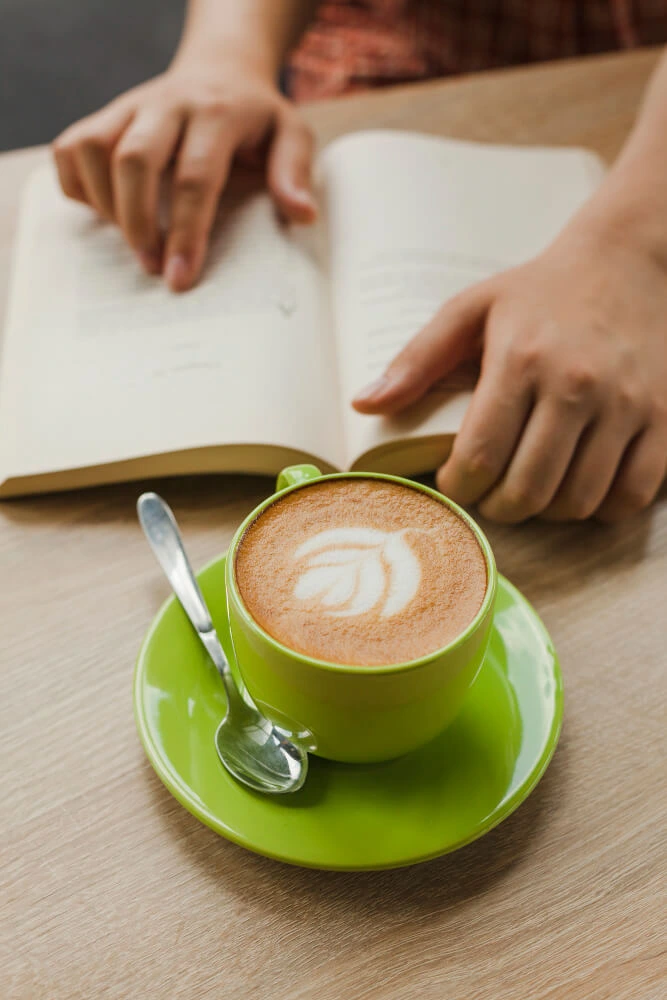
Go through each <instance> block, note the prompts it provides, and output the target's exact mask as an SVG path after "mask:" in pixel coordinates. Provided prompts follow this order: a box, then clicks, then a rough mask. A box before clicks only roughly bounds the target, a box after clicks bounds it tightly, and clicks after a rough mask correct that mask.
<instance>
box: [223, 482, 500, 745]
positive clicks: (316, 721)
mask: <svg viewBox="0 0 667 1000" xmlns="http://www.w3.org/2000/svg"><path fill="white" fill-rule="evenodd" d="M350 478H360V479H369V478H370V479H381V480H386V481H389V482H393V483H398V484H400V485H403V486H407V487H409V488H410V489H414V490H419V491H421V492H422V493H426V494H427V495H428V496H430V497H433V498H434V499H436V500H438V501H439V502H440V503H442V504H445V505H446V506H447V507H449V508H450V509H451V510H453V511H454V512H455V513H456V514H458V515H459V517H461V518H463V520H464V521H465V522H466V524H467V525H468V527H469V528H470V529H471V531H472V532H473V534H474V535H475V537H476V538H477V541H478V542H479V545H480V547H481V549H482V552H483V553H484V557H485V560H486V569H487V589H486V593H485V596H484V599H483V601H482V605H481V607H480V609H479V611H478V613H477V615H476V616H475V618H474V619H473V621H472V622H471V624H470V625H469V626H468V627H467V628H466V629H465V631H463V632H462V633H461V634H460V635H459V636H458V637H457V638H456V639H455V640H454V641H453V642H451V643H450V644H449V645H448V646H446V647H444V648H443V649H439V650H437V651H436V652H434V653H430V654H429V655H427V656H423V657H421V658H420V659H417V660H411V661H409V662H407V663H400V664H391V665H389V666H379V667H366V666H347V665H341V664H339V663H326V662H324V661H322V660H315V659H312V658H311V657H308V656H306V655H304V654H303V653H299V652H296V651H294V650H292V649H289V648H288V647H287V646H285V645H283V644H282V643H280V642H278V641H276V640H275V639H274V638H272V637H271V636H270V635H269V634H268V633H267V632H265V631H264V630H263V629H262V628H261V627H260V626H259V625H258V624H257V622H256V621H255V620H254V619H253V618H252V616H251V615H250V612H249V611H248V609H247V608H246V607H245V605H244V602H243V600H242V598H241V595H240V592H239V588H238V585H237V581H236V573H235V565H236V554H237V551H238V546H239V543H240V542H241V539H242V538H243V535H244V533H245V531H246V529H247V528H248V526H249V525H250V524H251V523H252V521H254V520H255V518H257V517H258V516H259V515H260V514H261V513H262V512H263V511H264V510H265V509H266V508H267V507H269V506H270V505H271V504H272V503H273V502H274V501H275V500H276V498H277V497H278V496H283V495H285V494H286V493H288V492H291V491H294V490H299V489H307V488H308V484H309V483H311V482H313V481H314V480H320V481H325V480H335V479H350ZM496 581H497V574H496V566H495V561H494V558H493V553H492V551H491V547H490V545H489V543H488V541H487V539H486V537H485V536H484V534H483V533H482V531H481V529H480V528H479V527H478V525H477V524H475V522H474V521H473V519H472V518H471V517H470V516H469V515H468V514H467V513H466V512H465V511H463V510H461V508H460V507H458V506H457V505H456V504H455V503H453V501H451V500H449V499H447V498H446V497H443V496H442V495H441V494H439V493H436V492H435V491H434V490H431V489H429V488H428V487H426V486H422V485H421V484H419V483H414V482H411V481H409V480H407V479H401V478H399V477H396V476H381V475H375V474H370V473H342V474H336V475H331V476H323V475H322V474H321V472H320V471H319V469H316V468H315V466H312V465H297V466H292V467H290V468H288V469H284V470H283V472H281V474H280V476H279V477H278V483H277V492H276V493H275V494H274V495H273V496H271V497H269V498H268V499H267V500H265V501H264V503H262V504H260V505H259V507H257V508H256V509H255V510H254V511H253V512H252V513H251V514H250V515H249V516H248V517H247V518H246V520H245V521H244V522H243V524H242V525H241V526H240V527H239V529H238V531H237V532H236V534H235V535H234V538H233V539H232V543H231V546H230V549H229V554H228V557H227V568H226V586H227V604H228V609H229V620H230V626H231V633H232V639H233V642H234V647H235V651H236V657H237V661H238V666H239V669H240V671H241V674H242V676H243V679H244V681H245V683H246V685H247V687H248V690H249V692H250V694H251V695H252V697H253V698H254V700H255V701H256V703H257V704H258V705H259V707H260V708H261V709H262V711H263V712H264V713H265V714H266V715H267V716H268V717H269V718H270V719H272V720H273V721H274V722H275V723H277V724H278V725H281V726H283V727H285V728H287V729H288V730H290V732H292V733H300V734H302V736H301V738H302V739H303V740H304V741H305V742H306V743H307V745H308V746H309V749H311V750H312V752H314V753H316V754H317V755H319V756H321V757H327V758H329V759H332V760H338V761H347V762H351V763H361V762H370V761H381V760H389V759H391V758H393V757H399V756H401V755H402V754H405V753H408V752H409V751H411V750H414V749H415V748H416V747H418V746H420V745H422V744H423V743H426V742H427V741H428V740H430V739H432V738H433V737H434V736H435V735H436V734H437V733H439V732H440V731H441V730H442V729H444V728H445V726H447V725H448V724H449V723H450V722H451V721H452V719H453V718H454V717H455V715H456V714H457V712H458V711H459V709H460V708H461V705H462V704H463V701H464V699H465V697H466V694H467V692H468V690H469V689H470V686H471V685H472V683H473V681H474V680H475V677H476V676H477V673H478V671H479V669H480V667H481V665H482V661H483V659H484V654H485V652H486V647H487V644H488V639H489V633H490V629H491V623H492V619H493V608H494V601H495V594H496Z"/></svg>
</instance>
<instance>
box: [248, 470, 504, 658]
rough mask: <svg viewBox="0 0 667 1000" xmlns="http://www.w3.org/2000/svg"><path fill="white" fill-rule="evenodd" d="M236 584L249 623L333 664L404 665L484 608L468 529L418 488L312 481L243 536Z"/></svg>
mask: <svg viewBox="0 0 667 1000" xmlns="http://www.w3.org/2000/svg"><path fill="white" fill-rule="evenodd" d="M236 578H237V581H238V586H239V590H240V593H241V596H242V598H243V601H244V602H245V605H246V607H247V608H248V610H249V611H250V614H251V615H252V617H253V618H254V619H255V621H256V622H257V623H258V624H259V625H260V626H261V627H262V628H263V629H264V630H265V631H266V632H268V633H269V635H271V636H273V637H274V638H275V639H277V640H278V641H279V642H281V643H282V644H283V645H285V646H289V647H290V648H291V649H294V650H296V651H298V652H300V653H305V654H307V655H308V656H311V657H314V658H316V659H319V660H326V661H328V662H331V663H342V664H350V665H364V666H378V665H382V664H392V663H403V662H406V661H408V660H414V659H417V658H419V657H421V656H425V655H427V654H428V653H432V652H434V651H435V650H437V649H440V648H442V647H443V646H446V645H448V644H449V643H450V642H451V641H452V640H454V639H455V638H456V637H457V636H458V635H460V634H461V632H463V631H464V630H465V629H466V628H467V626H468V625H469V624H470V623H471V622H472V620H473V618H474V617H475V615H476V614H477V612H478V611H479V609H480V607H481V604H482V601H483V599H484V595H485V593H486V586H487V574H486V562H485V559H484V554H483V552H482V550H481V548H480V546H479V544H478V542H477V539H476V537H475V535H474V534H473V532H472V531H471V530H470V528H469V527H468V525H467V524H466V523H465V522H464V521H463V520H462V519H461V518H459V517H458V516H457V515H456V514H454V513H453V511H451V510H450V509H449V508H448V507H447V506H446V505H445V504H443V503H440V502H439V501H438V500H436V499H434V498H433V497H430V496H428V495H427V494H425V493H422V492H420V491H419V490H415V489H411V488H410V487H406V486H401V485H399V484H397V483H390V482H386V481H384V480H374V479H337V480H331V481H328V482H321V483H314V484H313V485H312V486H306V487H303V488H302V489H299V490H296V491H295V492H293V493H289V494H288V495H287V496H285V497H283V498H282V499H280V500H276V502H275V503H273V504H272V505H271V506H270V507H268V508H267V509H266V510H265V511H264V512H263V513H262V514H260V515H259V517H258V518H256V519H255V521H253V523H252V524H251V525H250V526H249V527H248V529H247V530H246V532H245V534H244V536H243V538H242V540H241V543H240V545H239V548H238V550H237V555H236Z"/></svg>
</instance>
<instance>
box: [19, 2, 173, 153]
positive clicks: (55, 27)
mask: <svg viewBox="0 0 667 1000" xmlns="http://www.w3.org/2000/svg"><path fill="white" fill-rule="evenodd" d="M184 9H185V0H0V151H2V150H7V149H16V148H18V147H21V146H32V145H35V144H36V143H42V142H50V141H51V139H53V138H55V136H56V135H57V134H58V133H59V132H60V131H62V129H63V128H65V126H67V125H69V124H71V123H72V122H73V121H75V120H76V119H77V118H80V117H81V116H82V115H85V114H88V113H89V112H91V111H95V110H97V109H98V108H100V107H101V106H102V105H103V104H105V103H106V102H107V101H108V100H110V99H111V98H112V97H115V96H116V94H119V93H120V92H121V91H123V90H126V89H127V88H128V87H131V86H133V85H134V84H137V83H141V81H142V80H146V79H147V78H148V77H150V76H154V75H155V74H156V73H159V72H161V71H162V70H163V69H165V68H166V66H167V63H168V62H169V59H170V58H171V55H172V53H173V51H174V49H175V47H176V43H177V41H178V37H179V34H180V28H181V23H182V20H183V12H184Z"/></svg>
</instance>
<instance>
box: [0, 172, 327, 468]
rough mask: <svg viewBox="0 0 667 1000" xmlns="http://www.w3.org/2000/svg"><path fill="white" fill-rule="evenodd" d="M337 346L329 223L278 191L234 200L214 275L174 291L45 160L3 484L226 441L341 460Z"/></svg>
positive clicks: (0, 438) (34, 212)
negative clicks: (308, 225)
mask: <svg viewBox="0 0 667 1000" xmlns="http://www.w3.org/2000/svg"><path fill="white" fill-rule="evenodd" d="M246 188H247V184H246ZM334 350H335V347H334V343H333V337H332V333H331V323H330V308H329V303H328V283H327V281H326V280H325V277H324V270H323V267H322V263H321V258H320V255H319V249H318V246H317V233H315V232H312V231H311V232H308V233H306V232H305V231H302V230H298V229H296V228H294V229H291V230H286V229H285V228H284V227H283V226H281V224H280V223H279V222H278V220H277V218H276V216H275V212H274V209H273V206H272V204H271V202H270V200H269V198H268V196H267V195H266V194H257V193H248V192H247V191H246V192H245V193H244V194H243V195H242V196H241V195H239V193H238V192H236V194H234V195H230V197H229V198H227V199H226V200H225V202H224V203H223V205H222V208H221V222H220V225H219V226H218V228H217V230H216V235H215V237H214V240H213V245H212V248H211V254H210V259H209V262H208V265H207V269H206V273H205V275H204V277H203V279H202V281H201V283H200V284H199V285H198V286H197V288H195V289H194V290H192V291H190V292H187V293H184V294H181V295H175V294H173V293H171V292H170V291H169V290H168V289H167V288H166V286H165V284H164V282H163V281H162V280H161V279H160V278H152V277H147V276H145V275H143V274H142V273H141V271H140V268H139V266H138V264H137V262H136V261H135V259H134V256H133V255H132V253H131V252H130V251H129V249H128V248H127V247H126V246H125V244H124V242H123V240H122V238H121V236H120V234H119V232H118V231H117V230H116V228H115V227H112V226H109V225H104V224H102V223H100V222H98V221H96V219H95V218H94V216H93V214H92V212H90V211H89V210H88V209H86V208H85V207H84V206H79V205H76V204H74V203H72V202H69V201H67V200H66V199H65V198H64V197H63V196H62V195H61V194H60V192H59V190H58V189H57V184H56V180H55V177H54V174H53V173H52V170H51V168H50V167H49V168H43V169H41V170H39V171H38V172H37V173H36V174H35V175H34V176H33V177H32V178H31V179H30V181H29V184H28V189H27V193H26V196H25V201H24V210H23V214H22V218H21V224H20V234H19V244H18V247H17V256H16V258H15V270H14V281H13V287H12V293H11V297H10V309H9V315H8V321H7V326H6V332H5V343H4V350H3V354H2V382H1V386H0V480H1V479H5V478H9V477H20V476H29V475H36V474H40V473H46V472H52V471H53V470H62V469H75V468H82V467H88V466H102V465H106V464H108V465H112V464H113V463H117V462H119V461H125V460H127V459H132V458H134V457H138V456H149V455H155V454H160V453H166V452H182V451H184V450H188V449H202V448H206V447H212V446H219V445H225V444H230V445H245V444H254V445H267V446H276V447H282V448H284V447H287V448H289V449H291V450H292V451H299V452H304V453H306V454H314V455H322V457H323V458H325V459H327V460H328V461H329V462H331V463H332V464H337V463H338V462H339V461H342V457H343V456H342V434H341V429H340V427H339V419H338V413H339V411H338V405H339V404H338V387H337V385H336V376H335V372H336V363H335V357H334Z"/></svg>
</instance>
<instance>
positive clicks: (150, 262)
mask: <svg viewBox="0 0 667 1000" xmlns="http://www.w3.org/2000/svg"><path fill="white" fill-rule="evenodd" d="M137 256H138V258H139V261H140V263H141V266H142V267H143V269H144V270H145V271H147V272H148V273H149V274H159V273H160V258H159V256H158V254H156V253H154V252H153V251H151V250H140V251H139V252H138V254H137Z"/></svg>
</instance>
